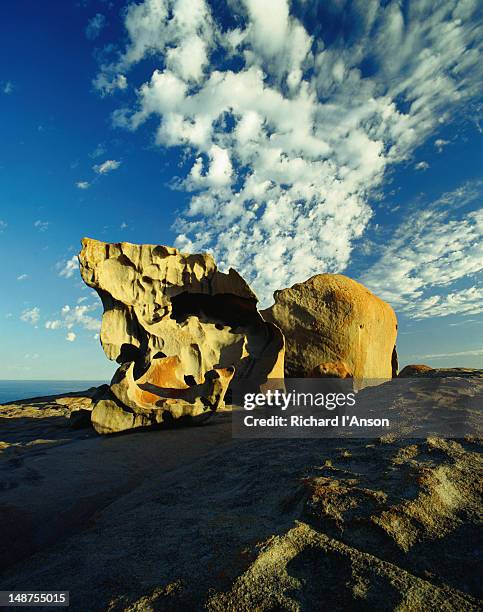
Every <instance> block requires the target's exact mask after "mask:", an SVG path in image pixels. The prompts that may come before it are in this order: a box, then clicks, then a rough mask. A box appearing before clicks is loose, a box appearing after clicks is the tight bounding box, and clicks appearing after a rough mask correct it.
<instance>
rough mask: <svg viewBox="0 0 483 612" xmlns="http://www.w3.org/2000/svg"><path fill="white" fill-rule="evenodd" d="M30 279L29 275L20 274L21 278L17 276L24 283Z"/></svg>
mask: <svg viewBox="0 0 483 612" xmlns="http://www.w3.org/2000/svg"><path fill="white" fill-rule="evenodd" d="M28 278H30V277H29V275H28V274H20V276H17V280H18V281H24V280H27V279H28Z"/></svg>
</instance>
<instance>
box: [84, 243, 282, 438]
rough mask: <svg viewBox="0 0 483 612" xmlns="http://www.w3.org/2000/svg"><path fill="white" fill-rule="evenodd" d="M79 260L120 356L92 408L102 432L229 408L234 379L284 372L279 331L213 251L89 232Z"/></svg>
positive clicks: (109, 341) (104, 334)
mask: <svg viewBox="0 0 483 612" xmlns="http://www.w3.org/2000/svg"><path fill="white" fill-rule="evenodd" d="M79 261H80V270H81V275H82V278H83V279H84V281H85V283H86V284H87V285H89V286H90V287H92V288H94V289H95V290H96V291H97V293H98V294H99V296H100V298H101V300H102V303H103V306H104V314H103V317H102V327H101V333H100V339H101V344H102V346H103V348H104V351H105V353H106V355H107V357H108V358H109V359H112V360H115V361H117V362H118V363H119V364H120V367H119V369H118V371H117V372H116V374H115V375H114V378H113V381H112V383H111V386H110V394H111V397H107V398H103V399H102V401H99V403H98V405H96V406H94V409H93V412H92V422H93V424H94V426H95V428H96V430H97V431H99V432H100V433H112V432H115V431H122V430H125V429H131V428H135V427H146V426H149V425H159V424H163V423H166V422H167V421H169V422H172V421H173V420H176V419H180V418H183V419H184V418H185V417H193V418H195V417H196V418H197V419H199V417H200V416H202V415H203V414H204V415H205V416H206V415H208V414H211V413H212V412H214V411H216V410H218V409H220V408H222V407H223V402H224V396H225V393H226V391H227V389H228V386H229V384H230V381H231V379H232V378H233V377H235V378H236V379H240V378H247V379H248V378H249V379H250V382H251V384H256V385H259V386H263V385H264V384H265V383H267V380H268V379H270V378H282V377H283V368H284V365H283V363H284V362H283V356H284V338H283V334H282V333H281V331H280V329H279V328H278V327H277V326H276V325H274V324H273V323H270V322H266V321H264V320H263V318H262V317H261V315H260V313H259V312H258V310H257V297H256V296H255V294H254V293H253V292H252V290H251V289H250V287H249V286H248V284H247V283H246V282H245V281H244V280H243V278H242V277H241V276H240V275H239V274H238V273H237V272H236V271H235V270H233V269H230V270H229V272H228V273H227V274H224V273H222V272H219V271H218V269H217V267H216V264H215V262H214V260H213V258H212V257H211V255H208V254H197V255H190V254H187V253H180V252H179V251H178V250H177V249H175V248H172V247H166V246H159V245H147V244H144V245H135V244H130V243H127V242H122V243H118V244H107V243H104V242H99V241H97V240H92V239H90V238H85V239H84V240H83V241H82V251H81V253H80V255H79Z"/></svg>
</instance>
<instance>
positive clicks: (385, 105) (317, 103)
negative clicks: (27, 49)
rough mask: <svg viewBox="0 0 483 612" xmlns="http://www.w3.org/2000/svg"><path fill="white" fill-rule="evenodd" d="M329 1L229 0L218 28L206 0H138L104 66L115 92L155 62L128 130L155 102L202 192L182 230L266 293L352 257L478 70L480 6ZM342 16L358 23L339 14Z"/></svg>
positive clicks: (163, 131)
mask: <svg viewBox="0 0 483 612" xmlns="http://www.w3.org/2000/svg"><path fill="white" fill-rule="evenodd" d="M329 4H330V6H329V5H327V4H326V3H310V2H303V3H299V5H298V15H299V16H298V17H295V15H294V14H293V13H291V10H290V7H291V6H292V4H290V3H289V2H288V1H287V0H267V1H266V2H258V1H256V0H243V2H240V3H235V2H229V4H228V7H229V9H230V10H231V12H232V17H233V20H232V23H233V24H237V25H236V26H235V25H233V26H230V27H227V26H226V25H225V26H223V27H222V26H221V25H220V24H219V23H218V22H217V20H216V14H214V13H212V12H211V10H210V7H209V5H208V4H207V3H206V2H205V1H204V0H145V2H142V3H136V4H135V3H131V4H130V5H129V7H128V9H127V12H126V17H125V26H126V29H127V33H128V37H129V41H128V44H127V46H126V48H125V50H124V52H122V53H121V55H120V57H119V58H118V60H117V61H116V62H114V63H112V64H108V65H103V66H102V67H101V70H100V73H99V75H98V77H97V80H96V85H97V87H98V88H99V89H100V90H101V91H102V92H104V93H108V92H109V91H112V90H113V89H115V88H116V86H115V82H116V79H118V76H119V75H120V74H122V75H124V74H127V73H128V72H129V70H130V69H131V68H132V67H133V66H135V65H136V64H138V63H139V62H140V61H141V60H142V59H144V58H147V57H149V58H150V59H151V61H152V62H153V61H154V62H156V61H157V62H158V64H157V70H154V72H153V73H152V75H151V77H150V79H149V80H148V81H147V82H146V83H144V84H142V85H141V86H140V87H139V89H138V92H137V93H138V95H137V101H136V103H135V104H134V105H133V107H131V108H121V109H118V111H117V112H116V113H115V115H114V119H115V122H116V124H117V125H120V126H124V127H126V128H128V129H132V130H134V129H137V128H138V127H139V126H140V125H141V124H142V123H144V122H145V121H147V119H148V118H151V117H154V118H156V119H157V120H158V128H157V130H156V142H157V143H158V144H159V145H161V146H167V147H171V146H176V147H183V148H184V150H185V152H187V154H193V157H192V164H191V168H190V170H189V171H188V173H187V175H186V176H185V177H184V179H181V180H179V181H178V182H177V186H178V187H180V186H181V187H184V188H186V189H188V190H192V191H194V193H193V194H192V198H191V200H190V203H189V206H188V207H187V209H186V210H185V211H184V213H182V214H181V215H180V217H179V218H178V219H177V220H176V222H175V224H174V227H176V229H177V231H178V238H177V241H176V245H177V246H178V247H180V248H182V249H186V250H195V251H198V250H211V251H212V252H213V253H214V255H215V257H216V259H217V261H218V262H219V263H220V265H221V267H223V268H227V267H229V266H233V267H236V268H237V269H238V270H239V271H240V272H241V273H242V274H243V275H244V276H245V277H246V278H247V280H249V281H250V283H251V284H252V285H253V287H254V289H255V291H256V292H257V293H258V294H259V296H260V297H261V298H262V300H263V301H264V302H265V303H267V302H268V301H269V299H270V296H271V293H272V291H273V290H274V289H278V288H280V287H283V286H288V285H291V284H293V283H294V282H297V281H300V280H304V279H305V278H307V277H309V276H311V275H312V274H315V273H319V272H324V271H328V272H340V271H343V270H344V268H345V267H346V266H347V264H348V262H349V260H350V256H351V250H352V248H353V243H354V241H355V239H356V238H358V237H360V236H361V235H362V234H363V232H364V230H365V229H366V227H367V225H368V222H369V220H370V218H371V215H372V211H371V208H370V206H369V203H368V202H369V201H370V196H371V195H372V194H373V193H374V191H375V190H377V189H378V188H379V187H380V186H381V184H382V181H383V179H384V176H385V171H386V170H387V168H388V167H389V165H391V164H394V163H398V162H400V161H402V160H406V159H408V158H410V156H411V155H412V154H413V152H414V150H415V149H416V147H417V146H419V145H420V144H422V143H423V142H424V141H425V140H426V139H427V138H428V137H430V136H431V135H432V134H433V133H435V132H436V130H437V129H439V128H440V126H441V125H442V124H443V123H446V122H448V121H449V120H450V119H451V118H452V117H453V116H454V115H455V113H456V112H457V111H458V109H459V108H461V105H462V104H463V103H464V102H466V101H468V100H470V99H472V97H473V96H474V95H475V94H476V92H477V91H478V89H479V85H480V81H481V78H482V65H481V62H480V61H479V55H478V49H477V46H478V45H477V43H478V33H477V30H476V28H474V27H473V25H472V23H471V19H472V15H473V14H474V13H475V11H476V5H472V4H471V3H467V2H461V1H459V0H447V1H446V2H442V3H440V4H438V6H434V3H428V2H417V3H413V4H410V5H408V7H406V8H405V10H404V14H403V12H402V9H401V7H400V3H399V2H396V1H390V2H380V3H379V2H377V1H375V0H370V1H369V2H362V1H359V2H354V3H351V4H350V6H349V5H347V4H346V3H329ZM304 20H306V22H309V21H310V23H311V28H310V30H309V29H308V28H306V27H305V21H304ZM342 20H343V21H344V24H345V25H346V27H347V28H349V26H350V27H352V31H342V29H341V28H339V29H337V28H336V27H335V24H337V23H340V22H341V21H342ZM230 28H231V29H230ZM193 49H196V50H197V54H196V57H193V53H192V50H193ZM438 141H442V139H438V140H436V141H435V146H437V147H438V145H437V144H436V143H437V142H438ZM439 146H444V144H441V142H440V145H439ZM420 169H423V168H422V167H420ZM454 222H455V223H456V221H454ZM466 223H467V225H468V226H469V227H472V226H473V224H474V223H475V220H474V219H472V218H470V219H468V220H467V222H466ZM441 224H443V225H444V222H443V221H441ZM459 229H460V230H461V231H462V232H463V231H464V229H465V228H462V227H460V228H459ZM441 231H443V229H441ZM446 238H448V236H447V237H446ZM468 248H470V247H468ZM453 252H456V251H453ZM470 255H471V256H473V253H472V252H471V253H470ZM460 265H462V264H460ZM473 265H474V264H471V266H473ZM471 266H470V267H471ZM445 274H449V275H450V276H451V273H450V272H448V273H445ZM415 291H417V289H415Z"/></svg>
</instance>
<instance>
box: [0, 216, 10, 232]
mask: <svg viewBox="0 0 483 612" xmlns="http://www.w3.org/2000/svg"><path fill="white" fill-rule="evenodd" d="M7 227H8V223H7V222H6V221H2V219H0V234H3V232H4V231H5V230H6V229H7Z"/></svg>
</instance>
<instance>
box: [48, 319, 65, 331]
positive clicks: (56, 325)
mask: <svg viewBox="0 0 483 612" xmlns="http://www.w3.org/2000/svg"><path fill="white" fill-rule="evenodd" d="M60 327H62V321H59V320H58V319H56V320H54V321H46V322H45V329H59V328H60Z"/></svg>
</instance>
